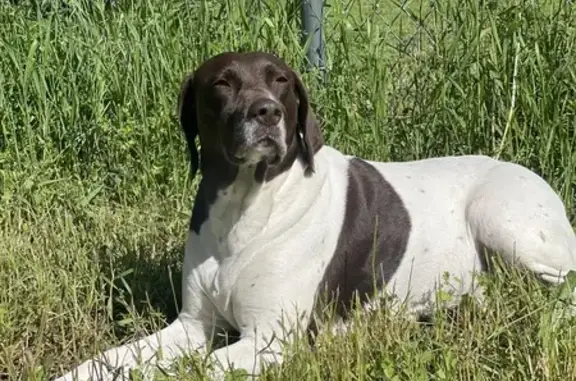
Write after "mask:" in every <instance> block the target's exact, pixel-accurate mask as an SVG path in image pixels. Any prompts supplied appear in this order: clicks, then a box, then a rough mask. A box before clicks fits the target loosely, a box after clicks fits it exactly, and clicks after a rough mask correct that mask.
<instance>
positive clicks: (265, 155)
mask: <svg viewBox="0 0 576 381" xmlns="http://www.w3.org/2000/svg"><path fill="white" fill-rule="evenodd" d="M178 109H179V110H178V111H179V118H180V123H181V126H182V129H183V131H184V134H185V136H186V140H187V143H188V148H189V151H190V155H191V160H192V174H193V175H194V174H195V173H196V170H197V168H198V166H199V158H198V151H197V149H196V145H195V142H194V139H195V138H196V136H199V138H200V146H201V157H200V159H201V160H202V163H200V164H201V166H202V168H204V165H203V163H204V162H205V161H208V160H213V159H216V160H218V159H220V160H224V161H225V162H226V163H227V164H229V165H232V166H236V167H242V166H253V165H257V164H261V163H262V164H264V165H266V167H267V168H276V170H281V169H282V168H284V169H285V168H287V167H289V166H291V164H292V163H293V162H294V160H296V158H297V157H300V158H301V160H303V163H304V165H305V168H306V173H312V172H313V171H314V154H315V153H316V152H317V151H318V150H319V149H320V147H321V146H322V144H323V139H322V134H321V131H320V128H319V125H318V122H317V120H316V118H315V116H314V114H313V112H312V110H311V108H310V105H309V102H308V96H307V93H306V89H305V88H304V86H303V84H302V81H301V80H300V78H299V77H298V75H297V74H296V73H295V72H294V70H292V69H291V68H290V67H289V66H288V65H287V64H286V63H285V62H283V61H282V60H281V59H280V58H278V57H276V56H274V55H271V54H267V53H262V52H248V53H236V52H228V53H222V54H219V55H217V56H214V57H212V58H210V59H208V60H207V61H205V62H204V63H203V64H201V65H200V67H198V68H197V69H196V71H195V72H194V73H192V74H189V75H188V76H187V77H186V78H185V79H184V81H183V83H182V86H181V89H180V96H179V102H178Z"/></svg>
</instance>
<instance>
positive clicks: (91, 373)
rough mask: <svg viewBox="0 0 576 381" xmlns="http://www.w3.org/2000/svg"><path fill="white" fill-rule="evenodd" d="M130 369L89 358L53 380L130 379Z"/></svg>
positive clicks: (120, 380)
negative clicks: (114, 366) (111, 365)
mask: <svg viewBox="0 0 576 381" xmlns="http://www.w3.org/2000/svg"><path fill="white" fill-rule="evenodd" d="M128 380H130V369H125V368H123V367H120V368H113V367H110V366H108V365H106V364H105V363H103V362H100V361H96V360H88V361H86V362H84V363H83V364H81V365H79V366H78V367H76V368H75V369H73V370H71V371H70V372H68V373H66V374H64V375H63V376H61V377H58V378H54V379H53V380H52V381H128Z"/></svg>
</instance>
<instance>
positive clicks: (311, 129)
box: [293, 72, 324, 175]
mask: <svg viewBox="0 0 576 381" xmlns="http://www.w3.org/2000/svg"><path fill="white" fill-rule="evenodd" d="M293 73H294V83H295V87H296V95H297V96H298V102H299V103H298V118H297V122H298V125H297V127H296V138H297V139H298V142H299V143H300V150H301V153H302V158H303V159H304V163H305V164H306V170H305V174H306V175H310V174H312V173H313V172H314V154H316V152H318V150H319V149H320V148H321V147H322V145H323V144H324V138H323V137H322V131H321V130H320V123H318V120H317V119H316V116H315V115H314V112H313V111H312V107H311V106H310V102H309V101H308V93H307V91H306V88H305V87H304V84H303V83H302V81H301V80H300V78H299V77H298V74H296V72H293Z"/></svg>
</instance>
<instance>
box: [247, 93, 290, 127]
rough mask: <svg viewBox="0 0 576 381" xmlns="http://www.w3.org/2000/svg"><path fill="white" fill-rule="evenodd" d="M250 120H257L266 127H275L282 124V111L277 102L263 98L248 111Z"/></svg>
mask: <svg viewBox="0 0 576 381" xmlns="http://www.w3.org/2000/svg"><path fill="white" fill-rule="evenodd" d="M248 118H250V119H255V120H257V121H258V122H259V123H261V124H263V125H265V126H274V125H276V124H278V122H280V118H282V110H281V109H280V105H279V104H278V103H277V102H275V101H273V100H272V99H268V98H262V99H258V100H257V101H256V102H254V103H252V106H250V109H249V110H248Z"/></svg>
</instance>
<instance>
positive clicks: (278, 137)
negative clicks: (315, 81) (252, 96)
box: [230, 97, 286, 166]
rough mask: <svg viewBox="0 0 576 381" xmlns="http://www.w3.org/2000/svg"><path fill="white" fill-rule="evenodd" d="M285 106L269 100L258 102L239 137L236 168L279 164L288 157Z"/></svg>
mask: <svg viewBox="0 0 576 381" xmlns="http://www.w3.org/2000/svg"><path fill="white" fill-rule="evenodd" d="M283 109H284V108H283V106H282V105H281V104H280V103H278V102H277V101H275V100H274V99H271V98H268V97H265V98H259V99H257V100H256V101H254V102H253V103H252V104H251V105H250V107H249V108H248V112H247V113H246V117H245V119H244V120H243V121H242V122H241V123H240V124H239V126H238V128H237V134H236V141H237V144H236V149H235V150H234V151H235V152H234V153H233V155H230V156H232V157H231V159H232V160H233V161H234V162H236V164H239V165H242V164H245V165H251V164H256V163H259V162H261V161H265V162H266V163H268V164H269V165H271V166H274V165H277V164H279V163H280V162H281V161H282V159H283V158H284V156H285V155H286V142H285V138H286V127H285V124H284V111H283Z"/></svg>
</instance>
